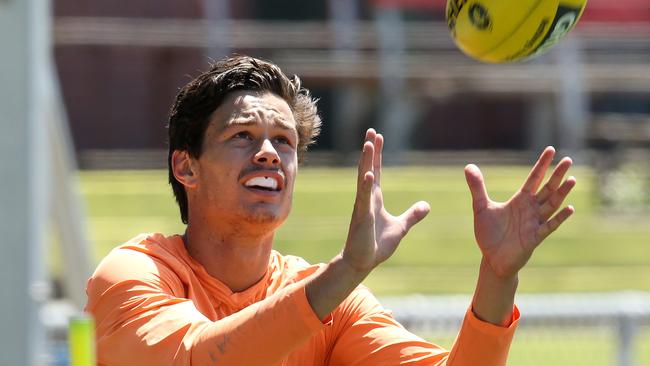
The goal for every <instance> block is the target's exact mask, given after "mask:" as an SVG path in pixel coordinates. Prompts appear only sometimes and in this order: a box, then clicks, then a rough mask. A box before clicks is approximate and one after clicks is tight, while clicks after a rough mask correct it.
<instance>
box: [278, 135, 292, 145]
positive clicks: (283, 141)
mask: <svg viewBox="0 0 650 366" xmlns="http://www.w3.org/2000/svg"><path fill="white" fill-rule="evenodd" d="M275 141H276V142H277V143H279V144H284V145H291V141H290V140H289V139H288V138H286V137H284V136H278V137H276V138H275Z"/></svg>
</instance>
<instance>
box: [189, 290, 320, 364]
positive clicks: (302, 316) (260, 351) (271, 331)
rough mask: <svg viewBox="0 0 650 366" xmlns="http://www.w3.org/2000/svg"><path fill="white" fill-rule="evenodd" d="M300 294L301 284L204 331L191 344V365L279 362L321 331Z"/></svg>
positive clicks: (215, 323)
mask: <svg viewBox="0 0 650 366" xmlns="http://www.w3.org/2000/svg"><path fill="white" fill-rule="evenodd" d="M304 291H305V290H304V287H303V283H299V284H295V285H292V286H290V287H288V288H285V289H283V290H282V291H281V292H279V293H276V294H274V295H273V296H271V297H268V298H266V299H265V300H263V301H260V302H258V303H255V304H253V305H251V306H248V307H246V308H244V309H242V310H241V311H239V312H237V313H235V314H233V315H230V316H228V317H226V318H224V319H221V320H218V321H216V322H213V323H212V324H210V325H209V326H207V327H205V328H204V329H203V331H202V332H201V334H200V336H199V337H197V339H195V340H194V346H193V350H192V361H193V364H194V363H196V364H206V363H208V364H210V363H212V364H219V365H222V364H223V365H271V364H275V363H276V362H279V361H280V360H282V359H283V358H284V357H286V356H287V355H288V354H289V353H290V352H292V351H293V350H295V349H296V348H297V347H299V346H300V345H302V344H303V343H304V342H305V341H306V340H307V339H309V338H310V337H311V336H313V335H314V334H315V333H316V332H318V331H319V330H321V329H322V327H323V324H322V323H321V322H320V321H319V320H318V319H317V318H316V317H315V315H314V313H313V312H312V310H311V309H310V307H309V303H308V302H307V299H306V297H305V294H304ZM250 350H254V351H253V352H251V351H250Z"/></svg>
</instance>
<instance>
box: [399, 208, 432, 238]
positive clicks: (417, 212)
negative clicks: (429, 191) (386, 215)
mask: <svg viewBox="0 0 650 366" xmlns="http://www.w3.org/2000/svg"><path fill="white" fill-rule="evenodd" d="M429 211H431V206H429V204H428V203H427V202H424V201H419V202H416V203H414V204H413V206H411V207H410V208H409V209H408V210H406V211H404V213H403V214H401V215H400V216H399V219H400V221H401V222H402V225H403V227H404V235H406V233H407V232H408V231H409V230H411V228H412V227H413V226H414V225H415V224H417V223H418V222H420V221H422V219H424V218H425V217H426V216H427V215H428V214H429Z"/></svg>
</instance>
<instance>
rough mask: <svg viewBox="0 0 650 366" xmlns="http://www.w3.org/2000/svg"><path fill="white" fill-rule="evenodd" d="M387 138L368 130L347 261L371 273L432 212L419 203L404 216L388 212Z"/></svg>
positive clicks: (346, 252) (347, 243)
mask: <svg viewBox="0 0 650 366" xmlns="http://www.w3.org/2000/svg"><path fill="white" fill-rule="evenodd" d="M382 147H383V137H382V136H381V135H378V134H376V133H375V131H374V130H368V132H367V133H366V143H365V144H364V147H363V152H362V156H361V161H360V162H359V176H358V182H357V198H356V201H355V204H354V211H353V213H352V220H351V221H350V229H349V231H348V238H347V241H346V245H345V248H344V252H343V254H344V258H346V259H347V260H348V262H349V263H350V264H351V265H353V266H354V267H355V268H357V269H359V270H363V271H368V270H371V269H372V268H374V267H376V266H377V265H379V264H380V263H381V262H383V261H385V260H386V259H388V258H389V257H390V256H391V255H392V254H393V253H394V252H395V250H396V249H397V246H398V245H399V243H400V241H401V240H402V238H403V237H404V236H405V235H406V233H407V232H408V230H409V229H410V228H411V227H412V226H413V225H415V224H416V223H418V222H419V221H420V220H422V219H423V218H424V217H425V216H426V215H427V213H428V212H429V206H428V205H427V204H426V203H424V202H418V203H416V204H414V205H413V206H411V208H409V209H408V210H407V211H406V212H404V213H403V214H402V215H400V216H393V215H391V214H390V213H388V211H386V209H385V208H384V199H383V195H382V192H381V184H380V177H381V151H382Z"/></svg>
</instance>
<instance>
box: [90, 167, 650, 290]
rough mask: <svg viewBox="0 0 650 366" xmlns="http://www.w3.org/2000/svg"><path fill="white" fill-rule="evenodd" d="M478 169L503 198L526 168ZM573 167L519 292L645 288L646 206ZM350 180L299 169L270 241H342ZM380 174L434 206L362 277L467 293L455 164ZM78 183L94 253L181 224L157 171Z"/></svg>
mask: <svg viewBox="0 0 650 366" xmlns="http://www.w3.org/2000/svg"><path fill="white" fill-rule="evenodd" d="M483 170H484V174H485V177H486V183H487V186H488V189H489V192H490V194H491V196H492V198H494V199H506V198H507V197H509V196H510V194H511V193H512V192H513V191H514V190H516V189H517V188H518V186H519V185H520V183H521V182H522V181H523V179H524V178H525V176H526V174H527V170H526V169H525V168H519V167H495V166H489V167H486V168H484V169H483ZM573 174H574V175H575V176H576V177H577V179H578V185H577V187H576V188H575V190H574V192H573V193H572V195H571V196H570V197H569V199H568V202H567V203H570V204H573V205H574V206H575V208H576V213H575V214H574V216H573V217H572V218H571V219H570V220H569V221H568V222H566V223H565V225H564V226H563V227H561V228H560V229H559V230H558V231H557V232H556V233H554V234H553V235H552V236H551V237H550V238H548V239H547V240H546V242H544V244H543V245H542V246H541V247H540V248H538V250H537V252H536V253H535V255H534V257H533V258H532V260H531V262H530V263H529V264H528V266H527V267H526V268H525V270H524V271H523V272H522V273H521V281H520V292H563V291H610V290H622V289H637V290H645V291H650V254H649V253H650V252H649V250H648V245H649V244H650V215H639V214H635V215H631V214H630V215H621V214H612V213H608V212H606V211H604V210H602V209H601V208H600V207H599V205H598V201H597V197H596V195H595V194H594V190H593V186H592V185H593V177H592V174H591V172H590V170H588V169H586V168H577V169H574V171H573ZM355 179H356V171H355V169H350V168H345V169H342V168H337V169H335V168H305V169H303V170H302V171H301V172H300V173H299V175H298V182H297V183H296V192H295V196H294V208H293V211H292V213H291V216H290V217H289V219H288V220H287V222H286V224H285V225H284V226H283V227H282V228H281V229H280V230H279V232H278V234H277V236H276V240H275V244H276V249H278V250H279V251H280V252H282V253H284V254H295V255H300V256H302V257H304V258H306V259H307V260H309V261H311V262H323V261H327V260H329V259H330V258H331V257H332V256H334V255H335V254H336V253H337V252H338V251H339V250H340V249H341V247H342V245H343V243H344V241H345V237H346V233H347V227H348V223H349V217H350V213H351V208H352V203H353V200H354V194H355ZM382 179H383V192H384V197H385V201H386V202H385V203H386V206H387V208H388V209H389V211H391V212H393V213H399V212H401V211H402V210H404V209H405V208H406V207H408V206H409V205H410V204H411V203H412V202H415V201H417V200H426V201H428V202H429V203H430V204H431V213H430V214H429V216H428V217H427V218H426V219H425V220H424V221H423V222H422V223H420V224H419V225H417V226H416V227H415V228H414V229H413V230H412V231H411V232H410V233H409V235H408V236H407V237H406V238H405V240H404V241H403V242H402V244H401V246H400V248H399V249H398V251H397V253H396V254H395V255H394V256H393V257H392V258H391V259H390V260H389V261H387V262H386V263H384V264H383V265H382V266H381V267H380V268H378V269H377V270H375V271H374V272H373V274H372V275H371V276H370V277H369V278H368V280H367V285H369V286H370V287H371V288H372V289H373V290H374V292H375V293H377V294H378V295H399V294H404V293H413V292H418V293H468V292H471V291H472V290H473V288H474V282H475V279H476V270H477V268H478V263H479V251H478V248H477V247H476V244H475V243H474V239H473V232H472V217H471V208H470V198H469V193H468V191H467V187H466V185H465V181H464V177H463V172H462V167H458V168H447V167H445V168H440V167H421V168H414V167H409V168H387V169H385V172H384V174H383V178H382ZM80 188H81V192H82V195H83V197H84V198H85V202H86V204H87V211H88V216H89V218H88V220H89V222H88V224H89V234H90V237H91V239H92V242H93V243H94V244H95V248H96V258H97V260H99V259H100V258H101V257H103V256H104V255H105V254H106V253H107V252H108V251H109V250H110V249H111V248H112V247H114V246H116V245H118V244H120V243H121V242H123V241H125V240H127V239H129V238H131V237H133V236H135V235H136V234H138V233H140V232H163V233H165V234H171V233H178V232H182V231H183V225H182V224H181V222H180V219H179V214H178V209H177V206H176V203H175V201H174V199H173V196H172V194H171V189H170V187H169V185H168V184H167V183H166V172H164V171H124V172H115V171H110V172H107V171H84V172H81V173H80Z"/></svg>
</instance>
